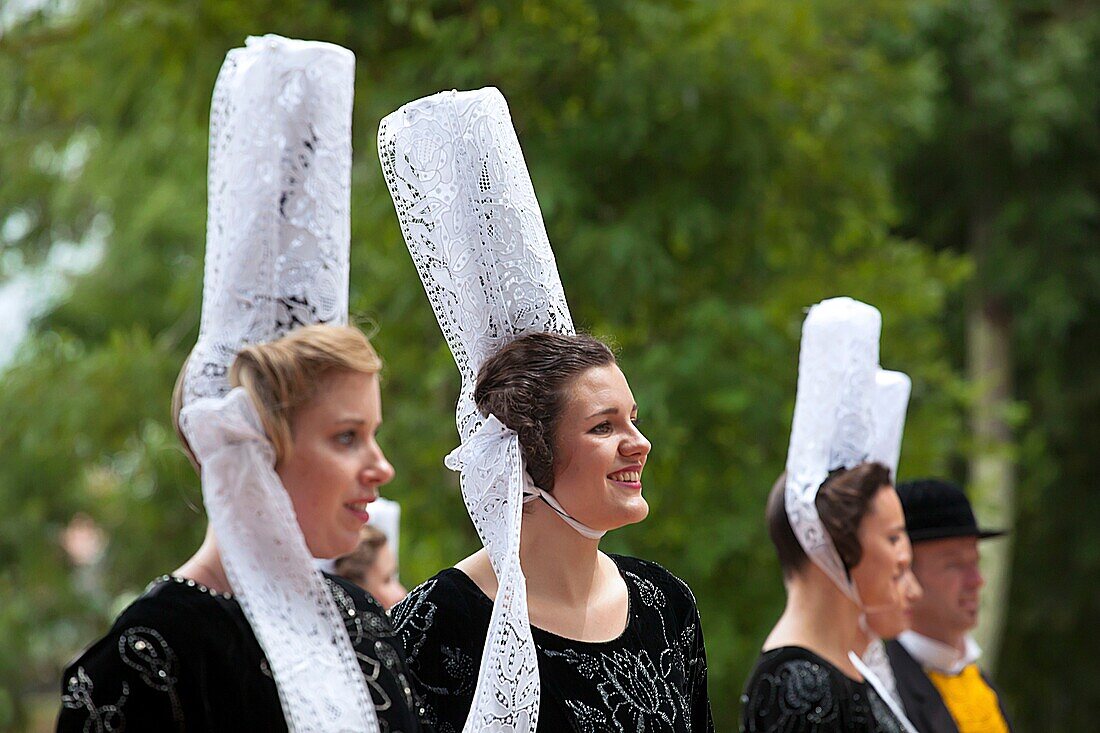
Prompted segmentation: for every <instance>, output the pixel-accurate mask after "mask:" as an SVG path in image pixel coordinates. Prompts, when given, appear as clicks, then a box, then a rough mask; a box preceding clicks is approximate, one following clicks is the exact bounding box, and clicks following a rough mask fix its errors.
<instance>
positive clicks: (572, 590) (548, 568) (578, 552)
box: [519, 500, 617, 606]
mask: <svg viewBox="0 0 1100 733" xmlns="http://www.w3.org/2000/svg"><path fill="white" fill-rule="evenodd" d="M519 562H520V567H522V568H523V574H524V576H526V578H527V594H528V596H529V597H536V598H546V599H553V600H554V601H556V602H558V603H564V604H567V605H576V606H581V605H586V604H587V603H588V602H589V600H590V599H591V597H592V594H593V591H594V590H597V589H598V586H599V584H600V582H601V581H602V580H605V577H604V576H605V575H606V571H607V569H608V568H607V567H606V566H605V565H603V564H602V563H601V562H600V541H599V540H593V539H589V538H587V537H584V536H583V535H581V534H580V533H579V532H577V530H575V529H573V528H572V527H570V526H569V525H568V524H566V523H565V522H563V521H562V519H561V517H559V516H558V515H557V514H556V513H555V512H554V510H553V509H552V508H551V507H549V506H548V505H547V504H546V503H545V502H543V501H541V500H535V501H533V502H531V503H530V504H528V505H527V508H526V509H525V511H524V514H523V530H522V532H521V533H520V542H519ZM616 574H617V573H616Z"/></svg>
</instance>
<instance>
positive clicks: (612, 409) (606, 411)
mask: <svg viewBox="0 0 1100 733" xmlns="http://www.w3.org/2000/svg"><path fill="white" fill-rule="evenodd" d="M630 411H631V412H632V413H634V412H637V411H638V405H637V404H635V405H634V406H633V407H631V408H630ZM617 414H619V408H618V407H605V408H603V409H602V410H597V411H596V412H593V413H592V414H591V415H589V416H588V417H586V418H585V420H591V419H592V418H594V417H599V416H600V415H617Z"/></svg>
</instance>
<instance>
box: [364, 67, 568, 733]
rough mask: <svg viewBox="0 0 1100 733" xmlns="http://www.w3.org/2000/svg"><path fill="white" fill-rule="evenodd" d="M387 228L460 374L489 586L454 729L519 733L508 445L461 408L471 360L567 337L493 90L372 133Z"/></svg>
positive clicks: (528, 717) (546, 254) (470, 484)
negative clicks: (392, 217) (470, 686)
mask: <svg viewBox="0 0 1100 733" xmlns="http://www.w3.org/2000/svg"><path fill="white" fill-rule="evenodd" d="M378 150H379V158H380V160H381V163H382V172H383V174H384V176H385V179H386V185H387V186H388V187H389V190H390V194H391V195H392V197H393V202H394V207H395V208H396V210H397V218H398V221H399V222H400V224H401V231H402V234H403V235H404V238H405V243H406V244H407V245H408V248H409V252H410V254H411V255H412V258H413V262H414V263H415V265H416V269H417V272H418V273H419V274H420V279H421V281H422V282H423V284H424V290H425V291H426V293H427V295H428V300H429V301H430V302H431V305H432V309H433V310H434V311H435V315H436V318H437V319H438V321H439V326H440V328H441V329H442V331H443V335H444V336H445V337H446V340H447V344H448V346H449V347H450V349H451V353H452V354H453V355H454V358H455V363H456V364H457V365H458V370H459V372H460V374H461V376H462V391H461V394H460V395H459V399H458V405H457V409H456V422H457V424H458V430H459V435H460V436H461V437H462V447H461V448H460V449H459V450H458V451H456V453H455V454H453V456H452V458H451V460H450V462H449V465H452V466H457V467H459V468H460V469H461V471H462V474H461V483H462V495H463V499H464V501H465V503H466V508H467V510H468V511H469V512H470V518H471V519H472V520H473V523H474V526H475V527H476V528H477V532H478V535H479V536H480V537H481V539H482V542H483V543H484V544H485V547H486V548H487V549H488V551H489V557H490V559H491V561H492V564H493V568H494V570H495V571H496V573H497V578H498V582H499V590H498V592H497V599H496V602H495V604H494V608H493V616H492V621H491V623H490V626H489V633H488V636H487V638H486V643H485V654H484V655H483V657H482V664H481V673H480V675H479V679H478V685H477V690H476V691H475V694H474V702H473V706H472V708H471V711H470V716H469V718H468V720H467V722H466V727H465V730H466V731H486V730H493V731H533V730H534V729H535V727H536V725H537V722H538V704H539V679H538V664H537V659H536V656H535V646H534V642H533V641H532V639H531V630H530V622H529V620H528V616H527V605H526V604H527V599H526V583H525V581H524V578H523V574H522V572H521V571H520V567H519V558H518V548H519V533H520V516H521V514H520V511H521V509H520V507H521V503H522V489H523V483H524V480H523V472H524V467H523V461H522V454H521V452H520V450H519V441H518V438H517V437H516V436H515V433H513V432H512V431H511V430H508V429H507V428H506V427H504V426H503V425H502V424H500V422H499V421H497V420H496V419H495V418H493V417H492V416H489V417H488V418H486V417H484V416H482V415H481V414H480V413H479V412H478V410H477V407H476V405H475V404H474V400H473V391H474V387H475V384H476V379H477V372H478V369H479V368H480V367H481V365H482V363H484V361H485V360H486V359H487V358H488V357H489V356H491V355H492V354H494V353H496V352H497V351H498V350H499V349H500V348H501V347H502V346H504V345H505V344H506V343H508V342H509V341H511V340H512V339H514V338H515V337H517V336H519V335H521V334H524V333H528V332H532V331H553V332H558V333H572V332H573V322H572V318H571V317H570V314H569V307H568V305H567V303H566V300H565V293H564V291H563V289H562V285H561V280H560V278H559V276H558V271H557V265H556V263H555V261H554V254H553V251H552V250H551V249H550V242H549V240H548V238H547V236H546V230H545V226H544V225H543V221H542V212H541V211H540V209H539V205H538V200H537V199H536V198H535V191H534V187H533V185H532V183H531V177H530V174H529V173H528V171H527V165H526V163H525V161H524V158H523V153H522V151H521V150H520V146H519V140H518V138H517V137H516V133H515V130H514V129H513V127H512V122H511V117H510V115H509V112H508V106H507V103H506V102H505V101H504V97H503V96H502V95H501V94H500V92H499V91H497V90H496V89H493V88H487V89H481V90H478V91H472V92H454V91H452V92H442V93H440V94H436V95H433V96H431V97H426V98H424V99H420V100H417V101H415V102H411V103H409V104H407V105H405V106H403V107H402V108H401V109H399V110H397V111H396V112H394V113H392V114H390V115H389V116H387V117H386V118H385V119H383V120H382V123H381V125H380V127H379V130H378Z"/></svg>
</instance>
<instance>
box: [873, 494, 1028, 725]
mask: <svg viewBox="0 0 1100 733" xmlns="http://www.w3.org/2000/svg"><path fill="white" fill-rule="evenodd" d="M897 490H898V496H899V497H900V499H901V505H902V507H903V509H904V510H905V522H906V525H907V527H908V531H909V539H910V541H911V542H912V544H913V572H914V574H915V575H916V576H917V580H918V581H919V582H920V584H921V586H922V588H923V589H924V595H923V597H922V598H921V599H920V600H919V601H918V602H917V603H915V604H914V606H913V621H912V630H910V631H906V632H904V633H902V634H901V635H900V636H899V637H898V639H897V641H893V642H889V643H888V644H887V645H886V653H887V654H888V655H889V657H890V664H891V666H892V667H893V670H894V677H895V679H896V681H897V689H898V693H899V694H900V696H901V700H902V704H903V705H904V706H905V712H906V714H908V716H909V718H910V719H911V720H912V721H913V723H914V725H916V726H917V728H918V729H919V730H921V731H922V732H923V733H979V732H980V733H987V732H988V733H1003V732H1004V731H1010V730H1012V726H1011V724H1010V722H1009V719H1008V715H1007V714H1006V713H1005V709H1004V705H1003V703H1002V701H1001V698H1000V694H999V693H998V692H997V689H996V688H995V687H994V686H993V684H992V683H991V682H990V680H989V678H988V677H987V676H986V675H985V674H984V673H983V672H982V670H981V669H980V668H979V667H978V664H977V661H978V658H979V655H980V654H981V649H980V648H979V647H978V644H977V643H976V642H975V641H974V638H973V637H972V636H971V635H970V632H971V630H972V629H973V628H974V627H975V626H976V625H977V623H978V607H979V591H980V590H981V588H982V585H984V584H985V580H984V579H983V578H982V572H981V569H980V568H979V567H978V560H979V552H978V541H979V540H983V539H987V538H990V537H999V536H1001V535H1003V534H1004V532H1002V531H997V530H983V529H979V528H978V524H977V522H976V521H975V519H974V511H973V509H972V508H971V506H970V502H969V501H968V500H967V498H966V494H965V493H963V490H962V489H961V488H959V486H957V485H955V484H953V483H951V482H949V481H942V480H939V479H924V480H920V481H910V482H907V483H903V484H900V485H899V486H898V487H897Z"/></svg>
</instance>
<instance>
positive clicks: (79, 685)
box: [61, 667, 130, 733]
mask: <svg viewBox="0 0 1100 733" xmlns="http://www.w3.org/2000/svg"><path fill="white" fill-rule="evenodd" d="M94 691H95V685H94V684H93V683H92V680H91V678H90V677H88V673H87V672H85V671H84V668H83V667H77V668H76V674H74V675H73V676H72V677H70V678H69V680H68V682H67V685H66V690H65V694H63V695H62V696H61V704H62V705H63V706H64V707H66V708H69V709H70V710H87V711H88V719H87V720H86V721H85V722H84V732H85V733H115V731H122V730H125V728H126V716H125V715H123V714H122V706H123V705H125V704H126V698H128V697H129V696H130V686H129V685H128V684H126V683H125V682H123V683H122V694H121V695H119V698H118V700H116V701H115V702H114V703H112V704H110V705H100V706H96V704H95V701H94V700H93V699H92V695H93V693H94Z"/></svg>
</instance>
